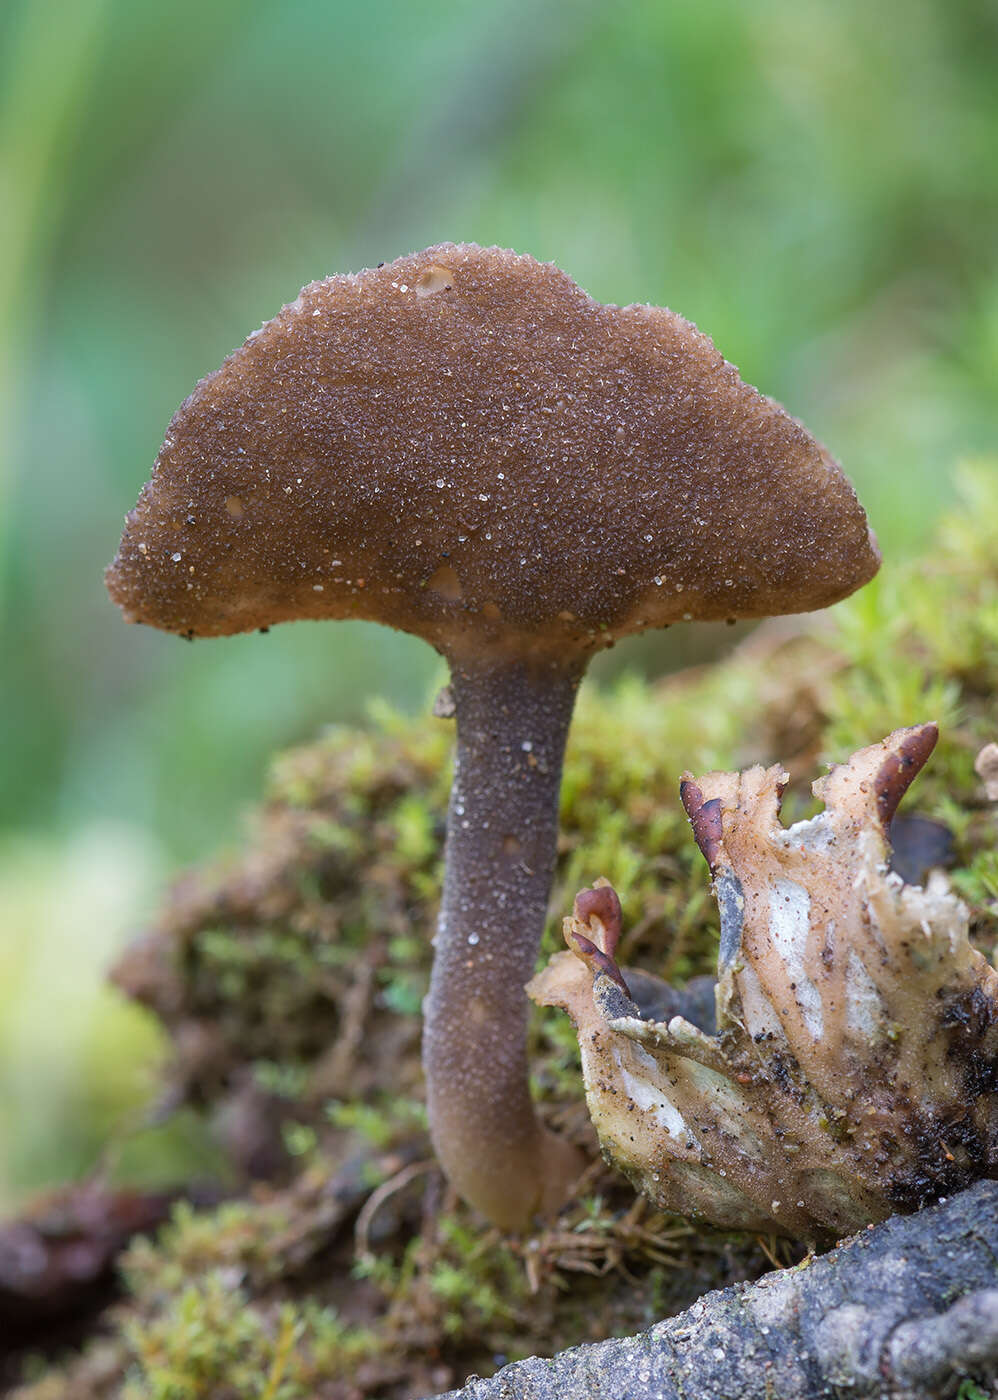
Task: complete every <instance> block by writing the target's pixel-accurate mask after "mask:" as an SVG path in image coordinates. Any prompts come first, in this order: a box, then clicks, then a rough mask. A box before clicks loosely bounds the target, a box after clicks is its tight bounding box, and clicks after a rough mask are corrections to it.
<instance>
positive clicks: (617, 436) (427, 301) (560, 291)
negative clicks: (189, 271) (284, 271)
mask: <svg viewBox="0 0 998 1400" xmlns="http://www.w3.org/2000/svg"><path fill="white" fill-rule="evenodd" d="M878 562H879V556H878V554H877V551H876V546H875V544H874V543H873V542H872V539H871V536H870V533H869V531H868V528H867V523H866V517H865V515H864V513H863V510H862V508H861V507H860V505H859V503H858V501H857V500H856V496H855V493H854V492H853V490H852V488H851V486H850V485H849V483H848V481H847V480H846V478H845V477H844V476H843V474H842V472H841V471H840V469H839V468H838V466H837V465H836V464H835V463H834V462H833V461H832V459H831V458H830V457H829V456H828V454H827V453H826V452H825V451H824V450H823V449H822V448H821V446H820V445H819V444H818V443H816V442H815V441H814V439H813V438H811V437H810V436H809V434H808V433H807V432H806V431H805V430H804V428H803V427H802V426H801V425H800V424H799V423H797V422H796V421H795V420H794V419H793V418H791V417H790V416H789V415H788V414H787V413H785V412H784V410H783V409H782V408H781V407H780V406H779V405H778V404H776V403H774V402H773V401H772V400H770V399H767V398H765V397H764V396H763V395H761V394H759V393H758V392H757V391H756V390H755V389H753V388H751V387H750V386H749V385H747V384H744V383H743V382H742V381H741V380H740V379H739V377H738V373H737V371H736V370H735V368H734V367H733V366H732V365H729V364H728V363H727V362H726V361H725V360H724V359H723V358H722V356H721V355H720V354H719V353H718V351H717V350H716V349H715V348H714V346H713V344H712V343H711V341H710V340H709V339H708V338H707V336H705V335H702V334H701V333H700V332H699V331H698V330H697V329H696V327H695V326H693V325H691V324H690V323H689V322H688V321H685V320H683V319H682V318H681V317H679V316H677V315H675V314H673V313H672V312H671V311H667V310H664V309H662V308H659V307H650V306H628V307H616V306H604V305H601V304H600V303H598V302H595V301H593V300H592V298H590V297H589V296H587V295H586V293H585V292H583V291H582V290H581V289H580V288H579V287H577V286H576V285H575V283H574V282H572V281H571V279H570V278H569V277H567V276H566V275H565V274H564V273H562V272H560V271H559V270H558V269H557V268H556V267H554V266H552V265H550V264H541V263H538V262H536V261H535V260H534V259H533V258H530V257H521V256H517V255H515V254H513V253H509V252H504V251H502V250H499V249H494V248H492V249H482V248H478V247H476V246H474V245H453V244H443V245H440V246H439V247H436V248H430V249H427V250H426V251H425V252H422V253H416V254H413V255H412V256H410V257H406V258H401V259H399V260H398V261H397V262H394V263H392V264H390V265H386V266H383V267H380V268H377V269H374V270H371V271H367V272H362V273H359V274H357V275H356V276H337V277H330V278H327V279H326V280H325V281H322V282H315V283H313V284H312V285H311V286H309V287H306V288H305V289H304V290H303V291H302V292H301V294H300V295H299V296H298V298H297V300H296V301H294V302H292V303H291V304H290V305H289V306H286V307H285V308H284V309H283V310H282V311H281V312H280V313H279V314H278V315H277V316H276V317H275V318H274V319H273V320H272V321H270V322H268V323H267V324H266V325H265V326H264V327H263V328H262V329H261V330H259V331H257V332H255V333H254V334H253V335H251V336H250V337H249V339H248V340H247V341H246V343H245V345H243V347H242V348H241V349H239V350H237V351H236V352H235V353H234V354H232V355H230V356H229V358H228V359H227V360H226V361H225V362H224V364H223V365H222V366H221V368H220V369H218V370H217V371H216V372H215V373H214V374H211V375H209V376H208V377H207V378H206V379H203V380H202V381H201V383H200V384H198V386H197V388H196V389H195V390H194V392H193V393H192V394H191V396H190V398H188V399H187V401H186V402H185V403H184V404H182V405H181V407H180V409H179V410H178V412H177V413H176V415H175V416H174V418H173V421H172V422H171V424H170V427H169V430H168V432H167V436H166V440H165V442H164V443H163V447H162V449H161V451H160V454H159V456H158V458H157V460H156V464H155V466H154V468H153V474H152V479H151V480H150V481H149V482H148V484H147V485H146V486H145V487H144V488H143V491H142V494H141V496H140V498H139V501H138V504H137V506H136V507H135V509H134V510H133V511H132V512H131V514H130V515H129V516H128V519H127V522H126V526H125V532H124V536H123V538H122V542H121V547H120V550H119V553H118V556H117V558H116V559H115V561H114V563H113V564H112V565H111V567H110V569H109V570H108V574H107V582H108V588H109V590H110V593H111V596H112V597H113V599H114V600H115V602H116V603H118V604H119V605H120V606H121V608H122V609H123V611H124V613H125V615H126V617H127V618H128V619H129V620H130V621H134V622H145V623H149V624H151V625H152V626H156V627H162V628H165V629H167V630H169V631H173V632H179V633H184V634H189V635H195V636H214V635H221V634H225V633H231V632H241V631H246V630H249V629H252V628H256V627H264V626H269V625H271V624H273V623H276V622H283V621H286V620H289V619H292V618H323V617H362V618H373V619H376V620H378V621H382V622H386V623H389V624H391V625H393V626H397V627H401V628H403V629H405V630H407V631H412V632H417V633H419V634H421V635H424V636H427V637H429V638H430V639H431V640H434V641H436V642H441V641H444V642H449V641H452V640H453V639H454V638H459V637H461V636H462V635H464V634H465V632H466V631H467V630H468V629H470V628H473V627H474V628H477V629H479V630H480V631H484V632H486V633H489V634H490V635H491V636H492V637H493V638H495V639H497V640H499V641H501V640H502V639H503V638H505V637H508V636H509V635H511V634H528V635H532V636H535V637H536V636H539V635H541V634H543V633H545V632H547V631H550V632H552V633H557V634H558V635H559V636H561V637H563V638H564V640H565V642H566V644H578V645H579V646H583V647H584V646H587V645H593V644H594V643H595V642H596V640H597V639H598V638H602V639H604V640H605V639H606V638H607V637H608V636H613V635H621V634H622V633H625V632H628V631H637V630H640V629H641V628H642V627H646V626H657V625H661V624H663V623H667V622H670V621H675V620H678V619H680V618H683V617H684V616H692V617H695V618H714V619H719V618H726V617H762V616H767V615H771V614H775V613H784V612H798V611H805V610H807V609H811V608H818V607H823V606H824V605H826V604H828V603H831V602H834V601H835V600H836V599H838V598H840V597H843V596H844V595H845V594H847V593H850V592H851V591H852V590H853V589H855V588H857V587H859V585H860V584H862V583H864V582H866V580H867V579H869V578H870V577H871V576H872V574H873V573H874V572H875V571H876V568H877V565H878Z"/></svg>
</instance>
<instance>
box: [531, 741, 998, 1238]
mask: <svg viewBox="0 0 998 1400" xmlns="http://www.w3.org/2000/svg"><path fill="white" fill-rule="evenodd" d="M936 737H937V732H936V727H935V725H933V724H926V725H921V726H917V727H914V728H909V729H901V730H897V731H895V732H894V733H893V734H891V735H889V736H888V737H887V738H886V739H885V740H884V741H883V742H882V743H880V744H874V745H871V746H870V747H868V748H865V749H862V750H860V751H859V752H858V753H856V754H854V755H853V756H852V758H851V759H850V760H849V761H848V762H847V763H844V764H840V765H837V766H836V767H834V768H833V769H832V771H831V773H830V774H829V775H828V776H827V777H825V778H823V779H820V780H818V781H817V782H816V783H815V784H814V793H815V795H816V796H817V797H819V798H821V799H822V800H823V801H824V803H825V808H824V811H822V812H820V813H819V814H818V815H817V816H814V817H811V818H809V819H807V820H803V821H799V822H796V823H795V824H794V825H792V826H790V827H789V828H787V827H784V826H783V825H782V824H781V822H780V821H779V810H780V799H781V796H782V792H783V789H784V787H785V785H786V782H787V774H786V773H785V772H784V771H783V770H782V768H780V767H779V766H776V767H771V768H768V769H767V768H762V767H761V766H756V767H754V768H750V769H748V770H747V771H746V772H743V773H712V774H709V775H708V776H707V777H705V778H701V779H699V780H697V781H694V780H693V779H692V778H691V777H689V776H687V778H686V779H685V780H684V782H683V784H682V797H683V802H684V805H685V807H686V810H687V813H688V815H689V817H690V820H691V823H692V826H693V833H694V836H695V838H696V841H697V844H698V845H699V846H700V849H701V851H702V852H703V854H704V856H705V857H706V859H707V862H708V864H709V866H710V869H711V874H712V876H713V881H714V884H713V889H714V896H715V899H716V901H717V904H718V908H719V911H720V921H721V936H720V947H719V953H718V983H717V990H716V1013H717V1017H716V1019H717V1030H716V1032H715V1031H714V1029H713V1026H712V1025H710V1024H708V1023H707V1019H706V1018H705V1017H704V1016H703V1014H702V1013H701V1014H700V1015H699V1016H698V1015H697V1014H696V1012H693V1013H692V1015H693V1018H694V1019H691V1017H690V1013H686V1014H684V1013H683V1012H682V1011H680V1010H677V1009H676V1008H675V1007H673V1008H670V1009H669V1010H668V1011H667V1012H666V1013H665V1015H663V1014H662V1012H661V1010H658V1009H651V1008H650V1002H651V1001H657V1002H658V1004H659V1007H661V1006H663V1005H667V1001H668V998H667V996H666V994H665V991H661V992H658V993H655V992H654V991H653V990H652V979H649V978H647V977H645V976H642V977H641V978H640V981H636V982H635V987H634V995H633V996H632V995H631V991H630V989H629V988H628V984H627V981H626V980H625V976H624V975H623V974H621V972H620V970H619V969H618V968H617V965H616V963H615V962H614V960H613V954H614V950H615V947H616V943H617V940H618V938H619V935H620V917H619V905H617V904H616V901H615V899H614V898H613V897H612V891H610V890H609V889H608V888H607V887H606V886H605V884H604V885H603V886H597V887H596V888H595V889H594V890H592V891H585V892H583V894H582V895H580V896H579V898H578V899H577V901H576V906H575V914H574V917H573V918H571V919H569V920H566V924H565V938H566V942H567V943H568V946H569V948H570V950H571V951H570V952H569V953H562V954H558V955H557V956H556V957H555V958H554V959H553V960H552V962H551V963H550V964H549V966H548V968H547V969H545V971H544V972H542V973H541V974H540V975H539V976H538V977H537V978H535V979H534V982H533V983H532V984H531V994H532V995H533V997H534V998H535V1000H537V1001H539V1002H541V1003H542V1004H545V1005H552V1004H554V1005H558V1006H563V1007H564V1008H565V1009H566V1010H568V1011H569V1012H570V1013H571V1015H572V1017H573V1019H574V1020H575V1022H576V1026H577V1029H578V1034H579V1043H580V1047H581V1050H582V1063H583V1073H584V1076H585V1080H586V1091H587V1099H588V1104H589V1109H590V1113H591V1115H592V1117H593V1120H594V1123H595V1125H596V1128H597V1131H598V1133H599V1136H600V1141H601V1145H602V1147H603V1150H604V1152H605V1153H606V1154H607V1155H608V1157H609V1158H610V1159H611V1160H612V1161H613V1162H614V1163H615V1164H616V1165H617V1166H618V1167H620V1168H621V1169H622V1170H623V1171H624V1172H625V1173H626V1175H627V1176H628V1177H629V1178H630V1179H631V1180H632V1181H633V1183H634V1184H635V1185H636V1186H637V1187H638V1189H639V1190H641V1191H642V1192H644V1193H645V1194H646V1195H648V1196H649V1197H650V1198H651V1199H652V1201H653V1202H654V1203H655V1204H656V1205H657V1206H659V1207H660V1208H663V1209H666V1210H674V1211H678V1212H680V1213H682V1214H686V1215H692V1216H700V1217H703V1218H705V1219H706V1220H708V1221H710V1222H712V1223H714V1224H716V1225H721V1226H725V1227H729V1228H748V1229H759V1230H772V1231H778V1232H780V1233H783V1234H787V1235H791V1236H796V1237H805V1238H816V1237H822V1238H823V1237H827V1236H829V1235H832V1236H842V1235H844V1234H847V1233H848V1232H849V1231H851V1230H855V1229H857V1228H860V1227H861V1226H863V1225H865V1224H867V1223H869V1222H871V1221H876V1220H881V1219H884V1218H885V1217H886V1216H888V1215H890V1214H891V1213H892V1212H894V1211H898V1210H914V1209H917V1208H919V1207H921V1206H923V1205H925V1204H926V1203H927V1202H929V1201H931V1200H933V1199H935V1197H937V1196H938V1195H939V1194H941V1193H946V1192H950V1191H954V1190H957V1189H959V1188H960V1187H963V1186H965V1185H967V1184H968V1183H969V1182H971V1181H973V1180H975V1179H977V1178H980V1177H986V1176H992V1175H995V1174H996V1172H998V973H996V971H995V969H994V968H993V967H992V966H991V965H990V964H989V963H988V962H987V960H986V959H985V958H984V957H983V955H982V954H981V953H979V952H978V951H977V950H976V949H974V948H973V947H972V946H971V943H970V941H969V939H968V924H969V916H968V911H967V908H966V906H965V905H964V904H963V903H962V901H961V900H959V899H958V898H957V897H956V896H955V895H954V894H953V893H952V892H951V891H950V889H949V885H948V882H947V880H946V877H945V876H944V875H943V873H942V872H941V871H935V872H933V873H931V874H930V876H929V878H928V880H927V881H926V883H925V885H924V887H923V886H922V885H906V884H905V883H904V882H903V880H902V879H901V878H900V876H899V875H897V874H896V873H895V872H893V871H891V870H890V868H889V864H888V859H889V840H888V828H889V823H890V821H891V819H892V817H893V816H894V813H895V810H896V808H897V805H898V803H899V801H900V799H901V797H902V796H903V794H904V792H905V790H906V788H907V787H908V785H909V783H910V782H911V781H912V779H913V778H914V777H915V776H916V774H917V773H918V771H919V769H920V768H921V767H922V765H923V764H924V763H925V761H926V760H927V758H928V756H929V754H930V753H931V751H932V749H933V747H934V745H935V742H936ZM642 1002H643V1003H644V1005H645V1009H644V1011H643V1010H642Z"/></svg>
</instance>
